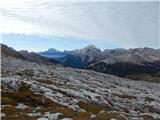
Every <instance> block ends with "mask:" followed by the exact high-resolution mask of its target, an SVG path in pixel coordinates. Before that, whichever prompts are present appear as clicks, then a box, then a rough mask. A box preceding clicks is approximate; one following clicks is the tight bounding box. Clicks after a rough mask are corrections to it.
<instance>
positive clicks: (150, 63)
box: [40, 45, 160, 81]
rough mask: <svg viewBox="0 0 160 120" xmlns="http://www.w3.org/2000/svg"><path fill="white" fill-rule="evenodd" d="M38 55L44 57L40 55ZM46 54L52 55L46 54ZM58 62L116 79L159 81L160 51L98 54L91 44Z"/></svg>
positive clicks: (146, 49) (142, 50) (124, 51)
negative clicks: (112, 76) (116, 77)
mask: <svg viewBox="0 0 160 120" xmlns="http://www.w3.org/2000/svg"><path fill="white" fill-rule="evenodd" d="M40 54H41V55H44V54H43V52H41V53H40ZM49 54H50V55H51V54H53V55H54V54H55V53H54V52H52V53H51V52H49ZM56 54H57V53H56ZM61 54H62V53H61ZM45 55H47V51H45ZM63 55H64V54H63ZM57 60H58V61H59V62H60V63H61V64H63V65H64V66H66V67H73V68H81V69H90V70H95V71H97V72H102V73H107V74H112V75H116V76H119V77H129V78H132V79H143V80H147V81H159V80H158V79H159V76H160V51H159V50H158V49H153V48H147V47H146V48H134V49H122V48H117V49H106V50H104V51H101V50H100V49H99V48H96V47H95V46H94V45H90V46H87V47H84V48H82V49H79V50H73V51H69V52H67V54H65V55H64V56H61V57H60V58H59V59H57ZM145 76H148V77H147V78H146V77H145Z"/></svg>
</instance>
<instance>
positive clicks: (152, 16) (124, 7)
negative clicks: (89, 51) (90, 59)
mask: <svg viewBox="0 0 160 120" xmlns="http://www.w3.org/2000/svg"><path fill="white" fill-rule="evenodd" d="M0 9H1V13H2V14H1V19H0V27H1V28H2V29H0V40H1V42H2V43H4V44H7V45H8V46H12V47H13V48H15V49H16V50H22V49H27V50H29V51H43V50H46V49H48V48H56V49H58V50H64V49H66V50H71V49H76V48H77V49H78V48H82V47H84V46H87V45H89V44H94V45H95V46H97V47H99V48H101V49H105V48H106V49H107V48H136V47H152V48H160V45H159V42H160V37H159V32H160V31H159V24H160V18H159V16H160V9H159V2H158V0H157V1H156V0H155V1H153V0H151V1H149V0H148V1H147V0H141V1H139V0H126V1H125V0H121V1H120V0H114V1H110V0H4V1H0Z"/></svg>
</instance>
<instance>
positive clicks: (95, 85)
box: [1, 54, 160, 120]
mask: <svg viewBox="0 0 160 120" xmlns="http://www.w3.org/2000/svg"><path fill="white" fill-rule="evenodd" d="M3 55H4V54H3ZM3 55H2V75H1V86H2V106H1V109H2V113H1V116H2V120H13V119H16V120H28V119H30V120H135V119H136V120H158V119H160V99H159V98H160V84H155V83H148V82H142V81H132V80H128V79H124V78H119V77H115V76H112V75H108V74H103V73H97V72H94V71H90V70H80V69H73V68H64V67H62V66H58V65H52V66H46V65H42V64H37V63H33V62H30V61H27V60H23V59H21V58H19V57H17V56H16V57H15V56H3Z"/></svg>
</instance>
